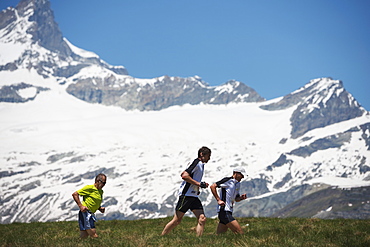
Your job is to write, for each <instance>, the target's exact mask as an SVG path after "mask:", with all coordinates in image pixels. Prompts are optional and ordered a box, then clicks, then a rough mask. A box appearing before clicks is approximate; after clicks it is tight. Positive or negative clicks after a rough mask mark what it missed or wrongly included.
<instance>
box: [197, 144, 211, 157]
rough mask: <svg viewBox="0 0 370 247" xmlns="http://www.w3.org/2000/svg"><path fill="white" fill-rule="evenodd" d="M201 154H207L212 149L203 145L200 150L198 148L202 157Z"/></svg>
mask: <svg viewBox="0 0 370 247" xmlns="http://www.w3.org/2000/svg"><path fill="white" fill-rule="evenodd" d="M200 154H203V155H207V154H211V149H209V148H207V147H205V146H203V147H201V148H200V149H199V150H198V157H200Z"/></svg>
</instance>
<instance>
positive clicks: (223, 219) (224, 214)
mask: <svg viewBox="0 0 370 247" xmlns="http://www.w3.org/2000/svg"><path fill="white" fill-rule="evenodd" d="M218 219H219V220H220V223H221V224H224V225H226V224H228V223H230V222H231V221H234V220H235V218H234V217H233V213H232V212H230V211H225V210H220V212H218Z"/></svg>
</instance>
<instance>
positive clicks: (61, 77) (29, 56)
mask: <svg viewBox="0 0 370 247" xmlns="http://www.w3.org/2000/svg"><path fill="white" fill-rule="evenodd" d="M0 19H1V20H3V21H2V22H1V23H0V41H1V42H0V49H1V50H2V51H4V53H2V55H1V56H0V71H15V70H20V69H27V70H31V69H34V70H36V71H37V73H38V74H39V75H42V76H43V77H45V78H48V77H53V78H55V79H57V81H58V83H60V84H65V85H66V90H67V92H68V93H70V94H71V95H73V96H75V97H77V98H79V99H81V100H84V101H87V102H90V103H99V104H104V105H116V106H120V107H122V108H124V109H126V110H135V109H139V110H161V109H164V108H167V107H169V106H172V105H184V104H199V103H209V104H227V103H230V102H260V101H264V99H263V98H262V97H261V96H259V95H258V93H257V92H255V91H254V90H253V89H252V88H250V87H248V86H246V85H245V84H243V83H241V82H237V81H229V82H227V83H225V84H224V85H222V86H218V87H210V86H208V84H207V83H205V82H203V81H202V80H201V79H200V78H199V77H190V78H179V77H172V78H171V77H168V76H163V77H158V78H154V79H138V78H133V77H131V76H129V75H128V73H127V70H126V69H125V68H124V67H123V66H111V65H109V64H107V63H106V62H104V61H102V60H101V59H100V58H99V56H97V55H96V54H94V53H92V52H87V51H84V50H83V49H80V48H77V47H75V46H74V45H72V44H71V43H70V42H68V40H66V39H65V38H63V36H62V33H61V32H60V30H59V27H58V25H57V24H56V23H55V21H54V16H53V12H52V10H51V9H50V3H49V1H47V0H22V1H21V2H20V3H19V4H18V5H17V7H16V8H15V9H13V8H8V9H6V10H5V11H3V12H1V13H0ZM9 51H10V52H9ZM19 83H21V82H18V84H19ZM18 84H15V86H16V87H17V85H18ZM31 85H32V84H31ZM0 86H11V83H10V82H7V81H2V82H1V84H0ZM16 87H15V89H14V90H13V91H12V93H11V94H6V95H4V92H3V91H4V90H3V91H0V93H1V94H0V98H6V99H7V100H6V102H9V101H13V102H20V101H19V99H17V98H19V94H18V91H17V90H16ZM29 87H31V86H29ZM10 95H14V99H13V100H12V99H9V96H10Z"/></svg>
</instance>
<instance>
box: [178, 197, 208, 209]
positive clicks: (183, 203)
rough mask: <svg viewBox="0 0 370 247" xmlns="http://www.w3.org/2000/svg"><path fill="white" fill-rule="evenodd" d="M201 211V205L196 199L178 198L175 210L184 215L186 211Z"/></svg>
mask: <svg viewBox="0 0 370 247" xmlns="http://www.w3.org/2000/svg"><path fill="white" fill-rule="evenodd" d="M189 209H190V210H191V211H193V210H195V209H201V210H203V205H202V203H201V202H200V200H199V198H198V197H194V196H180V198H179V201H178V202H177V205H176V210H177V211H180V212H183V213H186V212H187V211H188V210H189Z"/></svg>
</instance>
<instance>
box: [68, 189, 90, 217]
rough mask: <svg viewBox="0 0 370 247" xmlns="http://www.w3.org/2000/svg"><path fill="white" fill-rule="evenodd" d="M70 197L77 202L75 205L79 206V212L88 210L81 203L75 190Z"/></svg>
mask: <svg viewBox="0 0 370 247" xmlns="http://www.w3.org/2000/svg"><path fill="white" fill-rule="evenodd" d="M72 197H73V199H74V200H75V202H76V203H77V206H78V207H79V208H80V210H81V212H86V211H87V210H89V209H88V208H87V207H85V206H84V205H82V203H81V201H80V195H79V194H78V193H77V191H75V192H73V194H72Z"/></svg>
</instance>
